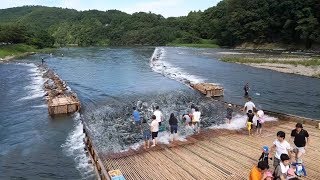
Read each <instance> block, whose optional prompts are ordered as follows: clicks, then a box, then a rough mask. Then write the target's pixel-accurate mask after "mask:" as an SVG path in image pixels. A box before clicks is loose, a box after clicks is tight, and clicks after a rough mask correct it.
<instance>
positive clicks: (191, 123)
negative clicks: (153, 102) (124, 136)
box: [132, 105, 201, 149]
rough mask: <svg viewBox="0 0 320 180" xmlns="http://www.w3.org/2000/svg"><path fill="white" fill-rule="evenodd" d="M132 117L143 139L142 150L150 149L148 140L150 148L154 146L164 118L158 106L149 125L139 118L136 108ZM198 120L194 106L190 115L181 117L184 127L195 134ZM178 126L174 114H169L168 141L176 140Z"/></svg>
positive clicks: (198, 125) (199, 116)
mask: <svg viewBox="0 0 320 180" xmlns="http://www.w3.org/2000/svg"><path fill="white" fill-rule="evenodd" d="M132 117H133V120H134V123H135V124H136V125H137V126H138V127H140V128H141V132H142V134H143V139H144V148H145V149H148V148H149V147H150V141H149V140H150V138H151V139H152V145H151V147H154V146H156V145H157V139H158V133H159V131H160V128H161V127H162V126H161V123H163V121H164V117H163V114H162V112H161V111H160V108H159V106H156V108H155V111H154V112H153V115H152V116H151V124H148V123H147V120H146V119H144V118H142V117H141V116H140V113H139V111H138V110H137V109H136V107H133V113H132ZM200 118H201V112H200V111H199V108H198V107H196V106H194V105H191V111H190V113H185V114H183V115H182V120H183V123H184V124H185V126H188V127H191V128H192V129H193V130H194V131H195V132H197V133H199V132H200ZM178 124H179V123H178V119H177V117H176V116H175V115H174V113H171V114H170V118H169V127H170V133H171V135H170V141H174V140H175V139H177V133H178Z"/></svg>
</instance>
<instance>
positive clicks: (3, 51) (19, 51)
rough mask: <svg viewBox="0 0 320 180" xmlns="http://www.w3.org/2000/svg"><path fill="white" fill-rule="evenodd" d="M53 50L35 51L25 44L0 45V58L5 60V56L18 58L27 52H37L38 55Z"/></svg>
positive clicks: (35, 49)
mask: <svg viewBox="0 0 320 180" xmlns="http://www.w3.org/2000/svg"><path fill="white" fill-rule="evenodd" d="M54 49H55V48H44V49H37V48H35V47H34V46H30V45H26V44H10V45H0V58H5V57H7V56H15V57H20V56H23V55H24V54H25V53H28V52H30V53H31V52H39V53H49V52H52V51H53V50H54Z"/></svg>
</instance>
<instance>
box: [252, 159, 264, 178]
mask: <svg viewBox="0 0 320 180" xmlns="http://www.w3.org/2000/svg"><path fill="white" fill-rule="evenodd" d="M268 169H269V165H268V164H267V162H265V161H260V162H259V163H258V166H254V167H253V168H252V169H251V171H250V175H249V180H264V179H265V178H266V177H267V176H266V174H265V172H267V171H268Z"/></svg>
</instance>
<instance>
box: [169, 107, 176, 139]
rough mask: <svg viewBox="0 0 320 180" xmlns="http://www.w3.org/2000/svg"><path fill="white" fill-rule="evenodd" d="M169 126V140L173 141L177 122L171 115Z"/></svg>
mask: <svg viewBox="0 0 320 180" xmlns="http://www.w3.org/2000/svg"><path fill="white" fill-rule="evenodd" d="M169 125H170V131H171V138H170V140H171V141H173V140H174V138H175V136H176V134H177V131H178V120H177V118H176V117H175V116H174V114H173V113H171V115H170V119H169Z"/></svg>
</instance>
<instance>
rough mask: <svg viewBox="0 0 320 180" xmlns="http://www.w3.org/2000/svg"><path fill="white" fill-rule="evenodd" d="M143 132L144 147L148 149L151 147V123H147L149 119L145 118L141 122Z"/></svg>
mask: <svg viewBox="0 0 320 180" xmlns="http://www.w3.org/2000/svg"><path fill="white" fill-rule="evenodd" d="M141 132H142V134H143V139H144V149H148V148H149V147H150V141H149V140H150V136H151V132H150V125H149V124H148V123H147V120H145V119H143V120H142V124H141Z"/></svg>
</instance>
